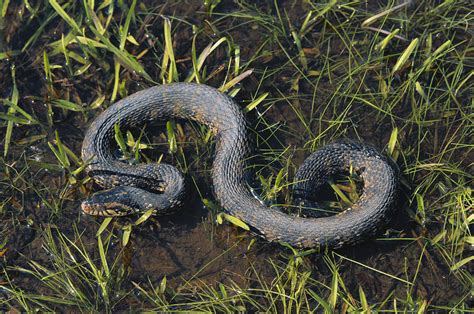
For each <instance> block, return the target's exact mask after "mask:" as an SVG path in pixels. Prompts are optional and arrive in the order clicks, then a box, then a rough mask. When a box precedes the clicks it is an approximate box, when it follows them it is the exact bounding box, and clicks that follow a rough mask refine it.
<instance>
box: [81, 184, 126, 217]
mask: <svg viewBox="0 0 474 314" xmlns="http://www.w3.org/2000/svg"><path fill="white" fill-rule="evenodd" d="M121 196H122V197H121ZM123 196H125V195H123V193H121V192H118V191H116V189H111V190H106V191H101V192H98V193H95V194H94V195H92V196H91V197H90V198H88V199H87V200H85V201H83V202H82V204H81V208H82V211H83V212H84V213H85V214H88V215H92V216H108V217H110V216H126V215H130V214H133V213H135V210H134V208H133V207H132V206H129V205H128V204H126V202H122V201H121V200H123V199H124V198H123Z"/></svg>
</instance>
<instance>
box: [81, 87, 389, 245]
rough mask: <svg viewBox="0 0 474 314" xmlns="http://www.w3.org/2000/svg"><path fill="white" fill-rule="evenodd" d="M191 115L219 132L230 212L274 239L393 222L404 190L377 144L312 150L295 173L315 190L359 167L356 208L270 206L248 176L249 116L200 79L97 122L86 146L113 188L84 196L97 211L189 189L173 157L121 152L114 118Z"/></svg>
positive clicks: (126, 104)
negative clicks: (314, 210)
mask: <svg viewBox="0 0 474 314" xmlns="http://www.w3.org/2000/svg"><path fill="white" fill-rule="evenodd" d="M173 118H178V119H188V120H194V121H197V122H199V123H203V124H205V125H207V126H208V127H209V128H210V129H211V130H212V131H213V133H214V134H215V135H216V153H215V159H214V162H213V167H212V182H213V189H214V194H215V197H216V199H217V200H218V201H219V203H220V205H221V206H222V207H223V208H224V209H225V211H226V212H227V213H229V214H230V215H232V216H234V217H237V218H238V219H240V220H241V221H243V222H245V223H246V224H247V225H249V226H250V227H251V228H252V230H253V231H255V232H256V233H258V234H259V235H261V236H263V237H264V238H266V239H267V240H269V241H283V242H286V243H289V244H291V245H293V246H296V247H305V248H308V247H331V248H337V247H340V246H343V245H346V244H354V243H358V242H360V241H362V240H364V239H366V238H367V237H369V236H370V235H373V234H374V233H375V232H376V231H377V230H379V229H380V227H381V226H383V225H385V224H387V222H388V220H389V219H390V216H391V215H390V212H391V209H392V208H393V203H394V201H395V198H396V194H397V184H398V183H397V178H396V175H395V171H394V169H393V168H392V167H391V166H390V165H389V164H388V163H387V161H386V159H385V158H384V157H383V156H382V155H381V154H379V153H378V152H377V151H376V150H375V149H373V148H371V147H367V146H364V145H361V144H354V143H334V144H330V145H328V146H325V147H323V148H321V149H320V150H318V151H316V152H314V153H313V154H311V155H310V156H309V157H308V158H307V159H306V160H305V162H304V163H303V165H302V166H301V167H300V169H299V170H298V172H297V173H296V177H295V182H297V183H296V184H295V186H294V191H295V192H297V194H298V195H299V196H301V195H303V196H304V195H311V194H312V195H314V194H315V193H317V191H318V188H320V187H321V186H322V185H323V184H324V183H325V182H326V181H327V180H328V179H329V178H330V177H331V176H333V175H334V174H336V173H339V172H341V171H348V169H349V167H352V169H354V170H355V171H357V172H358V173H360V176H361V178H362V180H363V181H364V188H363V192H362V195H361V196H360V199H359V200H358V201H357V202H356V203H354V204H353V205H352V206H351V207H350V208H349V209H347V210H345V211H343V212H341V213H339V214H337V215H333V216H329V217H320V218H304V217H297V216H293V215H288V214H286V213H284V212H283V211H281V210H279V209H278V208H274V207H272V208H270V207H267V206H266V205H264V204H263V203H262V202H261V201H260V200H258V199H257V198H255V197H254V195H253V194H252V193H251V191H250V190H249V188H248V185H247V182H246V180H245V177H246V175H245V168H246V160H247V159H248V157H249V155H250V153H251V147H250V144H249V143H250V141H249V139H248V136H247V122H246V119H245V116H244V113H243V112H242V110H241V109H240V108H239V106H238V105H237V104H236V103H235V102H234V100H232V99H231V98H230V97H228V96H227V95H225V94H223V93H221V92H219V91H218V90H216V89H214V88H212V87H209V86H205V85H200V84H190V83H175V84H170V85H161V86H155V87H151V88H148V89H145V90H143V91H140V92H137V93H135V94H133V95H130V96H128V97H126V98H124V99H122V100H120V101H118V102H117V103H115V104H113V105H112V106H110V107H109V108H108V109H107V110H105V111H104V112H103V113H102V114H100V115H99V116H98V117H97V118H96V119H95V120H94V121H93V122H92V124H91V125H90V127H89V129H88V131H87V133H86V135H85V138H84V142H83V146H82V158H83V160H84V161H85V162H86V163H87V164H88V165H87V167H86V171H87V173H88V175H89V176H91V177H92V178H93V179H94V181H95V182H97V183H98V184H100V185H101V186H103V187H105V188H107V190H105V191H102V192H98V193H96V194H94V195H92V197H90V198H89V199H87V200H85V201H84V202H83V203H82V209H83V211H84V212H86V213H88V214H91V215H106V216H118V215H124V214H129V213H132V212H137V213H141V212H144V211H146V210H147V209H151V208H153V209H154V210H155V212H156V213H162V212H169V211H171V210H173V208H175V207H177V206H179V205H180V204H181V203H182V202H183V199H184V197H185V193H186V183H185V180H184V178H183V176H182V174H181V173H180V172H179V171H178V170H177V169H175V168H174V167H173V166H170V165H167V164H139V165H129V164H127V163H124V162H122V161H120V160H118V159H117V157H116V156H115V154H114V151H115V150H116V147H117V145H116V143H115V131H114V127H115V125H118V126H119V127H120V129H121V130H125V129H128V128H137V127H140V126H143V125H145V124H149V123H151V122H155V121H163V122H164V121H167V120H169V119H173Z"/></svg>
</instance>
